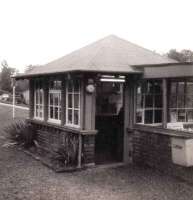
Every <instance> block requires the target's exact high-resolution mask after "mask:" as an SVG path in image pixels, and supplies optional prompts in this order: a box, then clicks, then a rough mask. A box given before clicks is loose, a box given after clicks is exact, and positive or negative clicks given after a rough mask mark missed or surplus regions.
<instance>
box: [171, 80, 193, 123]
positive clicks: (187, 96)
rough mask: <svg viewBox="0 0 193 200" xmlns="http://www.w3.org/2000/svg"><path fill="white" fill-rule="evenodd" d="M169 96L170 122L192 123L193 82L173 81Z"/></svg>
mask: <svg viewBox="0 0 193 200" xmlns="http://www.w3.org/2000/svg"><path fill="white" fill-rule="evenodd" d="M169 94H170V95H169V116H170V122H192V121H193V81H188V80H186V81H178V80H174V81H171V82H170V84H169Z"/></svg>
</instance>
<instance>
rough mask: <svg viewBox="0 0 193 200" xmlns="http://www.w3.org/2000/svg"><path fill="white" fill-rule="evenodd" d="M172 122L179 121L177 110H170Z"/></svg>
mask: <svg viewBox="0 0 193 200" xmlns="http://www.w3.org/2000/svg"><path fill="white" fill-rule="evenodd" d="M170 122H177V110H173V109H172V110H170Z"/></svg>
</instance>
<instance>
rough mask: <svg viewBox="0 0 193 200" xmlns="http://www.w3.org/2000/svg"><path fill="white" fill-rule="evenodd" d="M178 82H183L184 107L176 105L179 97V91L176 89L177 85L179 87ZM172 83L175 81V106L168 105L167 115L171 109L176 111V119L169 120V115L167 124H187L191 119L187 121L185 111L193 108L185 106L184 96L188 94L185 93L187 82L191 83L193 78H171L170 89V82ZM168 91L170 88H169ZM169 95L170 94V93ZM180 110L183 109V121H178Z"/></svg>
mask: <svg viewBox="0 0 193 200" xmlns="http://www.w3.org/2000/svg"><path fill="white" fill-rule="evenodd" d="M180 82H183V84H184V103H185V106H184V107H178V101H179V100H178V97H179V91H178V87H179V83H180ZM172 83H177V91H176V94H175V96H176V107H170V106H169V110H168V111H169V115H170V114H171V112H172V111H176V121H171V116H170V121H169V124H178V123H179V124H188V123H192V122H193V119H192V120H191V121H188V118H187V112H188V111H192V110H193V107H186V97H187V96H188V93H187V84H193V80H188V79H187V80H186V79H183V80H181V79H179V80H178V79H176V80H171V82H170V89H171V84H172ZM169 91H170V90H169ZM170 95H171V94H170ZM190 96H193V95H192V94H191V95H190ZM180 110H184V112H185V116H184V117H185V120H184V121H179V114H178V112H179V111H180Z"/></svg>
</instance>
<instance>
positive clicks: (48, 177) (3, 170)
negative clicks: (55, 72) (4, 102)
mask: <svg viewBox="0 0 193 200" xmlns="http://www.w3.org/2000/svg"><path fill="white" fill-rule="evenodd" d="M26 115H27V112H26V111H24V110H18V111H17V112H16V116H17V119H22V118H23V117H25V116H26ZM11 121H12V119H11V108H8V107H6V108H5V107H2V106H0V128H1V129H3V127H5V126H6V125H7V124H9V123H10V122H11ZM4 142H6V141H5V139H3V138H0V200H108V199H110V200H118V199H119V200H158V199H159V200H182V199H183V200H190V199H192V197H193V188H192V186H191V185H188V184H186V183H185V182H180V181H179V180H177V179H175V178H173V177H170V176H166V175H162V174H159V173H158V172H155V171H153V170H151V169H144V168H139V167H133V166H126V167H119V168H102V167H96V168H92V169H88V170H83V171H79V172H73V173H55V172H53V171H52V170H50V169H48V168H47V167H45V166H43V165H42V164H41V163H40V162H38V161H36V160H34V159H32V158H31V157H30V156H28V155H26V154H25V153H23V152H22V151H20V150H18V149H17V148H13V147H12V148H3V147H2V144H3V143H4Z"/></svg>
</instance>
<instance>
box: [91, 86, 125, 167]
mask: <svg viewBox="0 0 193 200" xmlns="http://www.w3.org/2000/svg"><path fill="white" fill-rule="evenodd" d="M123 111H124V108H123V83H119V82H100V83H99V84H98V85H97V96H96V129H97V130H98V134H97V135H96V140H95V141H96V142H95V155H96V160H95V162H96V164H102V163H111V162H121V161H122V159H123V131H124V128H123V127H124V113H123Z"/></svg>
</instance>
